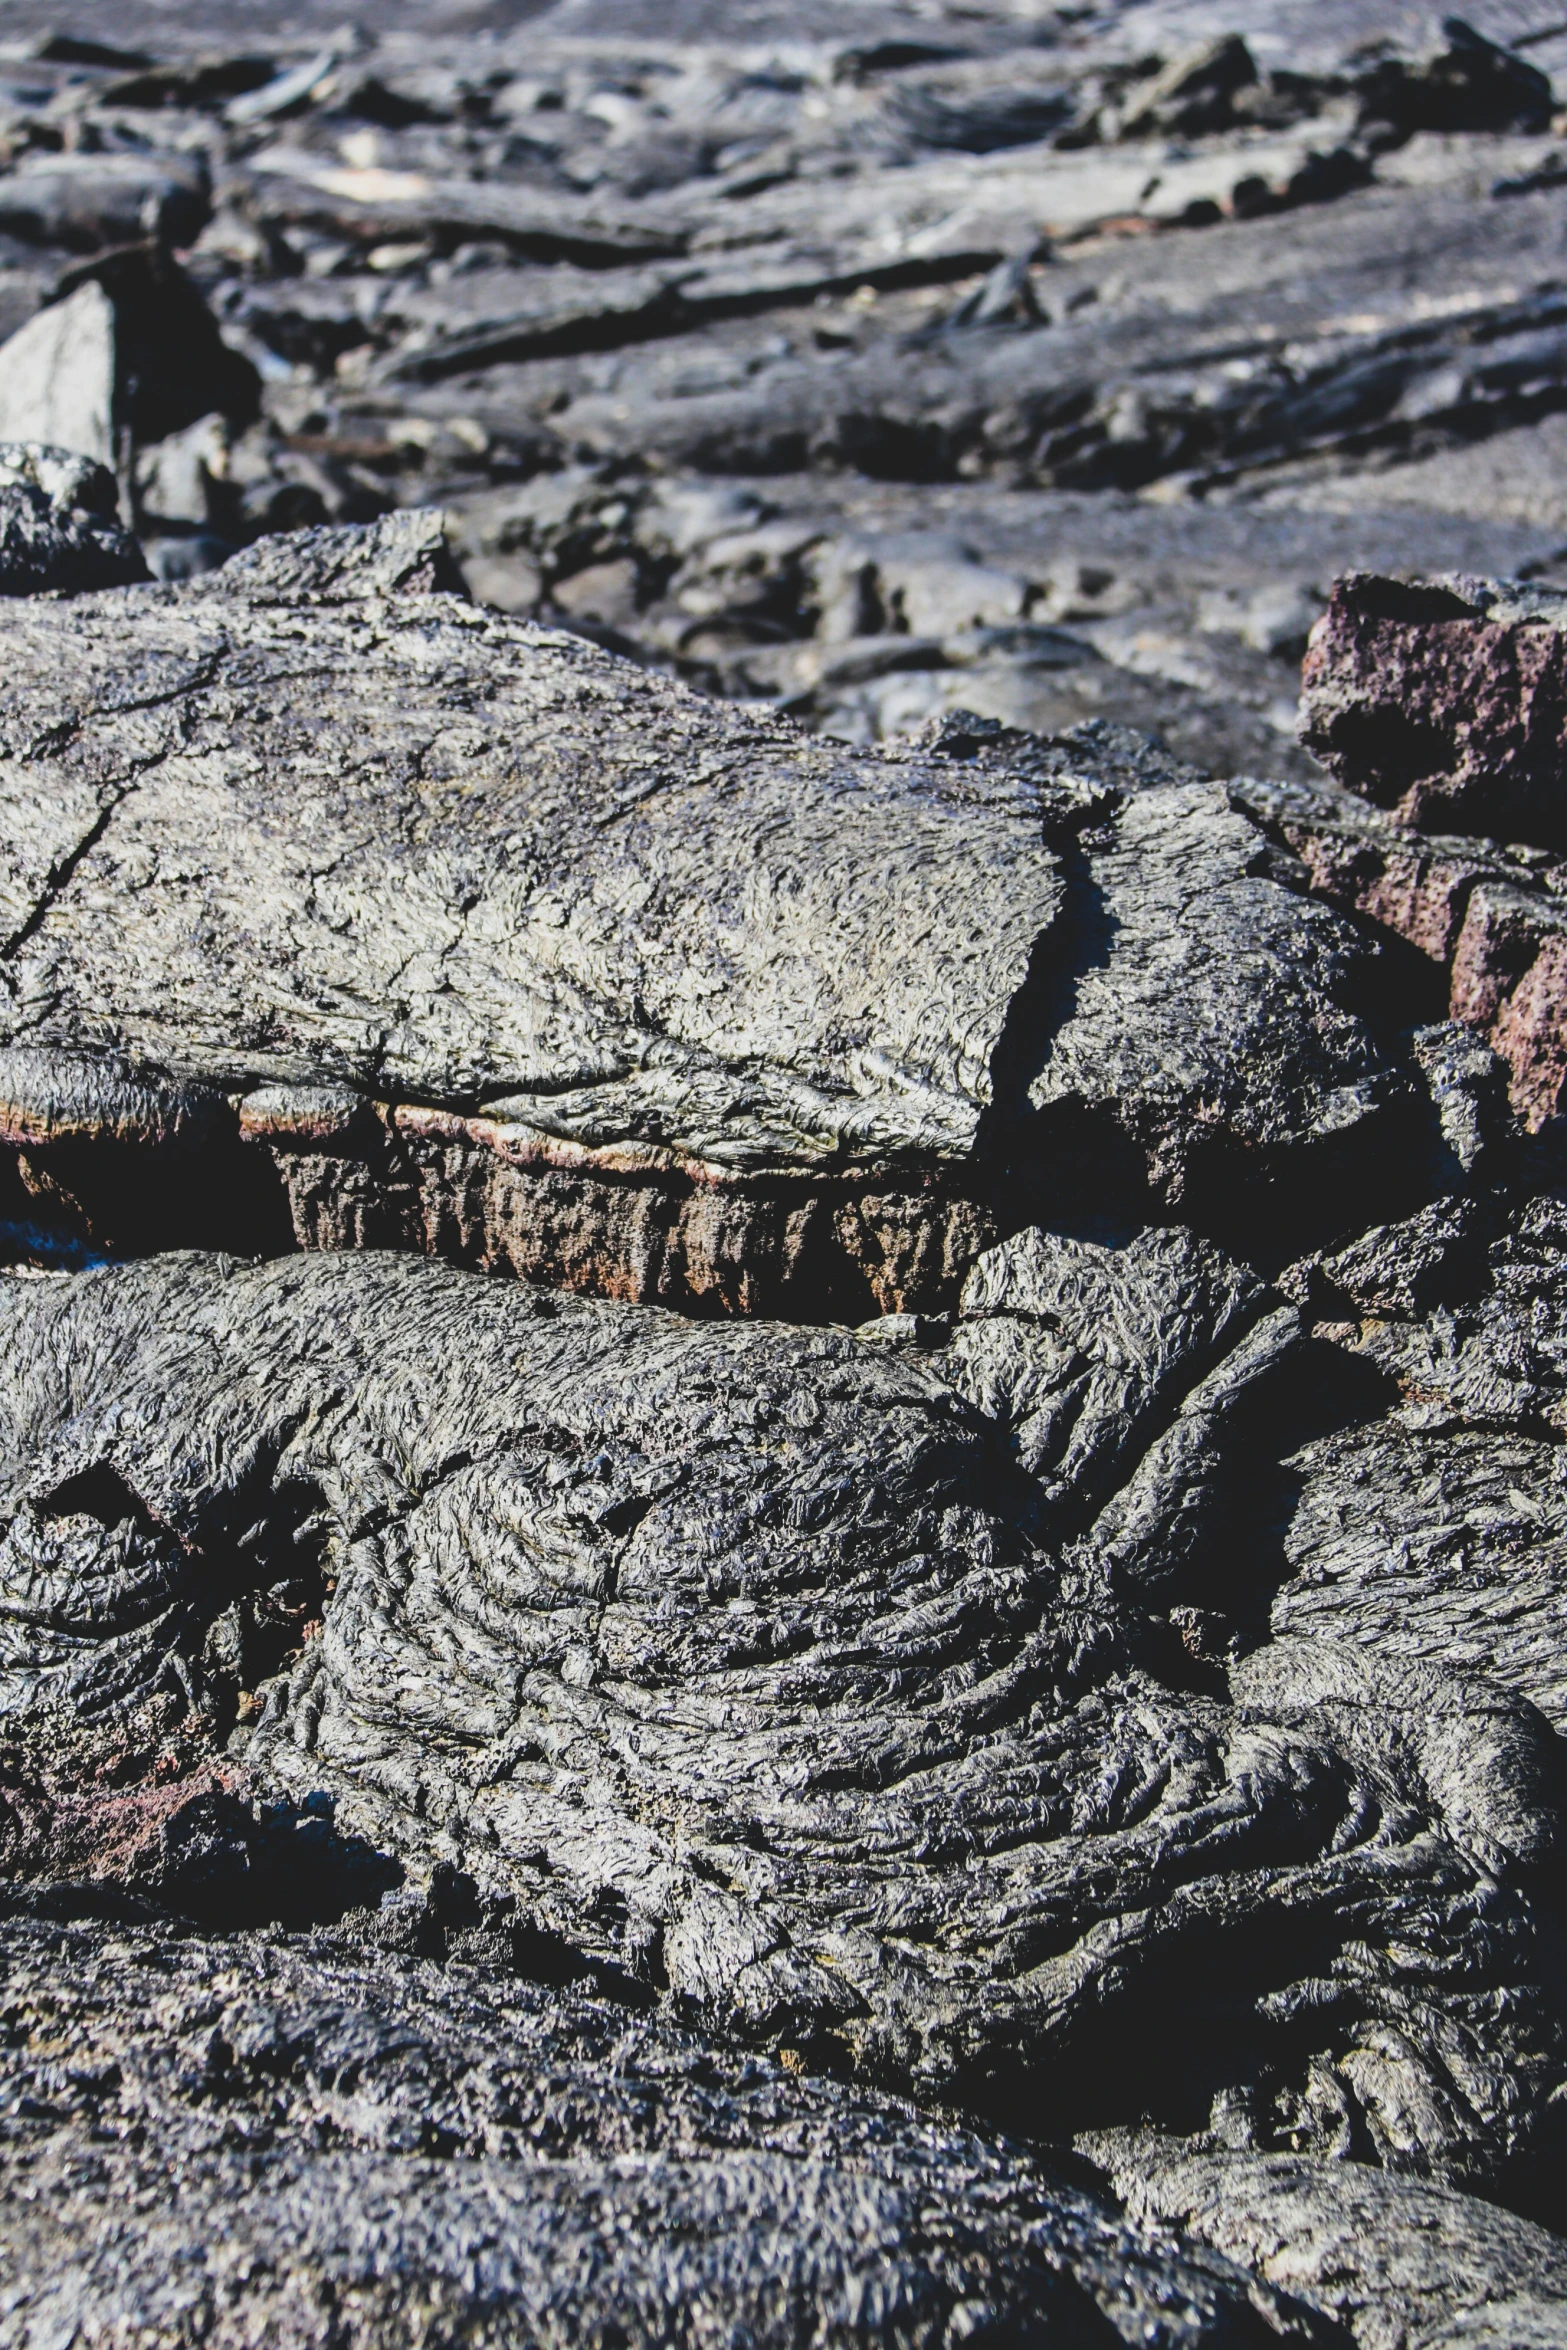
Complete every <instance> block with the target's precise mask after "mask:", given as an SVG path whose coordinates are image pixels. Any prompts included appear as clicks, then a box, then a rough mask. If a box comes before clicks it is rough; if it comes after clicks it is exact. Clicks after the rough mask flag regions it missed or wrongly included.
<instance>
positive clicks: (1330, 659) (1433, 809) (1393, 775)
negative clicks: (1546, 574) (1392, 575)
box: [1301, 572, 1567, 848]
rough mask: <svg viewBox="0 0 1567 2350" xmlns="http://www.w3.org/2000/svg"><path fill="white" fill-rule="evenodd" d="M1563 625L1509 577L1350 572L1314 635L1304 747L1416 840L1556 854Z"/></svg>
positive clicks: (1564, 836)
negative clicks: (1460, 840) (1507, 843)
mask: <svg viewBox="0 0 1567 2350" xmlns="http://www.w3.org/2000/svg"><path fill="white" fill-rule="evenodd" d="M1564 622H1567V602H1564V599H1562V598H1561V597H1560V596H1557V595H1553V594H1551V593H1550V592H1548V591H1546V590H1541V589H1534V588H1530V587H1527V586H1521V585H1519V584H1518V583H1516V582H1512V581H1495V580H1480V579H1467V578H1454V579H1450V580H1434V581H1429V582H1422V583H1419V584H1416V585H1414V586H1409V585H1406V584H1404V583H1403V582H1401V581H1398V580H1391V579H1379V578H1377V577H1376V576H1374V575H1373V574H1371V573H1369V572H1350V573H1348V574H1347V575H1346V577H1344V578H1343V579H1341V580H1339V581H1338V582H1337V584H1336V585H1335V587H1334V590H1333V595H1332V599H1331V601H1330V603H1329V605H1328V609H1327V611H1326V612H1325V613H1324V614H1323V617H1322V618H1321V620H1319V621H1318V623H1317V625H1316V627H1315V628H1314V629H1313V631H1312V634H1311V641H1310V644H1309V646H1308V648H1307V653H1306V661H1305V667H1304V670H1303V672H1302V686H1303V696H1302V703H1301V740H1302V741H1303V742H1304V743H1305V745H1306V748H1307V749H1308V750H1309V751H1312V752H1314V753H1315V755H1316V756H1317V757H1318V758H1319V759H1321V760H1322V761H1323V763H1324V765H1325V766H1327V767H1329V768H1330V769H1331V770H1332V772H1333V773H1334V775H1335V776H1337V778H1338V780H1339V781H1340V783H1343V784H1345V785H1347V786H1348V788H1349V789H1350V790H1351V791H1353V792H1358V793H1359V794H1360V796H1361V797H1362V798H1363V799H1367V800H1371V801H1373V802H1375V804H1376V805H1377V806H1378V807H1382V808H1389V809H1391V810H1393V811H1394V813H1395V814H1396V815H1397V816H1398V817H1399V819H1400V820H1401V821H1402V822H1403V823H1405V824H1409V825H1413V826H1415V827H1417V828H1418V829H1419V830H1421V831H1426V832H1466V833H1483V834H1486V835H1488V836H1489V837H1490V838H1491V839H1493V840H1525V841H1534V842H1537V843H1540V844H1542V845H1543V846H1546V847H1550V848H1561V847H1567V635H1564V633H1563V625H1564Z"/></svg>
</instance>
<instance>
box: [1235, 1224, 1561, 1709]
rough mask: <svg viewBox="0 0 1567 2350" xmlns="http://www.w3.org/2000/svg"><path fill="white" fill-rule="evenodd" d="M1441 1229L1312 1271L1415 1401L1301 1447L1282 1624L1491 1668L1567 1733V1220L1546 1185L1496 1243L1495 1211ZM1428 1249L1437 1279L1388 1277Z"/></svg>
mask: <svg viewBox="0 0 1567 2350" xmlns="http://www.w3.org/2000/svg"><path fill="white" fill-rule="evenodd" d="M1465 1224H1466V1225H1467V1229H1465V1228H1464V1225H1465ZM1433 1237H1435V1236H1434V1235H1433V1234H1432V1233H1431V1231H1430V1229H1429V1226H1428V1228H1427V1230H1426V1231H1424V1232H1422V1231H1420V1230H1411V1228H1409V1227H1407V1226H1406V1227H1397V1226H1395V1227H1393V1228H1392V1229H1391V1230H1389V1231H1387V1232H1386V1233H1383V1234H1380V1235H1378V1234H1371V1235H1368V1236H1367V1239H1366V1241H1365V1242H1363V1243H1362V1244H1361V1246H1360V1248H1359V1249H1358V1250H1356V1251H1353V1252H1346V1253H1345V1255H1343V1256H1340V1257H1339V1258H1335V1259H1330V1260H1329V1261H1328V1263H1327V1264H1326V1265H1325V1266H1318V1267H1313V1268H1312V1269H1311V1272H1310V1274H1309V1276H1308V1280H1309V1282H1310V1283H1311V1284H1312V1285H1313V1287H1314V1288H1315V1292H1316V1298H1317V1310H1318V1311H1319V1312H1321V1313H1323V1314H1325V1315H1328V1316H1345V1317H1346V1319H1345V1320H1344V1321H1343V1322H1342V1323H1341V1324H1340V1325H1339V1331H1340V1339H1341V1343H1343V1344H1345V1345H1346V1346H1348V1347H1350V1348H1351V1349H1352V1350H1353V1351H1354V1352H1355V1353H1356V1354H1358V1355H1360V1356H1361V1357H1363V1358H1365V1359H1368V1360H1369V1361H1371V1362H1373V1363H1375V1364H1376V1366H1377V1367H1378V1369H1379V1370H1381V1371H1382V1372H1383V1373H1384V1374H1386V1375H1388V1376H1389V1377H1390V1378H1391V1379H1392V1380H1393V1381H1395V1382H1396V1383H1397V1390H1398V1400H1397V1401H1396V1404H1395V1408H1394V1409H1393V1410H1392V1411H1391V1412H1389V1413H1387V1414H1386V1415H1385V1416H1383V1417H1379V1418H1377V1419H1374V1420H1370V1421H1367V1422H1366V1423H1365V1424H1363V1425H1360V1426H1357V1427H1352V1428H1348V1429H1345V1430H1341V1431H1339V1432H1338V1433H1336V1434H1333V1435H1331V1436H1326V1437H1322V1438H1319V1439H1318V1440H1316V1441H1315V1442H1313V1443H1312V1444H1309V1445H1307V1446H1306V1447H1304V1448H1303V1449H1302V1450H1301V1451H1300V1452H1299V1453H1298V1454H1296V1455H1295V1456H1294V1458H1293V1460H1292V1461H1291V1463H1290V1467H1291V1471H1292V1474H1293V1480H1294V1485H1295V1499H1294V1505H1293V1508H1292V1510H1291V1512H1290V1514H1289V1518H1288V1523H1287V1526H1286V1530H1285V1534H1284V1552H1285V1557H1286V1559H1287V1561H1288V1565H1289V1570H1290V1572H1289V1577H1288V1579H1287V1580H1285V1581H1284V1582H1283V1583H1282V1585H1281V1587H1280V1588H1279V1591H1278V1594H1277V1596H1276V1598H1275V1599H1274V1601H1273V1610H1272V1620H1273V1624H1274V1627H1275V1629H1276V1630H1277V1631H1278V1632H1279V1633H1280V1634H1283V1635H1287V1636H1288V1637H1290V1638H1300V1639H1311V1638H1318V1639H1322V1640H1325V1641H1329V1642H1331V1643H1332V1644H1333V1645H1335V1646H1336V1647H1342V1646H1344V1645H1345V1644H1350V1645H1351V1646H1352V1647H1353V1648H1354V1649H1355V1650H1357V1651H1358V1652H1359V1653H1360V1654H1362V1655H1365V1656H1374V1657H1376V1658H1377V1659H1378V1660H1386V1661H1387V1662H1389V1663H1390V1664H1393V1663H1396V1661H1397V1660H1409V1661H1410V1662H1411V1664H1413V1663H1414V1662H1415V1661H1417V1660H1418V1661H1419V1662H1421V1663H1424V1664H1427V1665H1431V1666H1435V1667H1438V1668H1440V1669H1442V1670H1455V1669H1456V1670H1460V1671H1463V1672H1466V1673H1475V1674H1483V1675H1484V1676H1485V1677H1486V1678H1487V1679H1488V1680H1490V1681H1492V1682H1493V1683H1495V1684H1496V1685H1498V1686H1500V1687H1503V1688H1506V1689H1510V1690H1515V1691H1517V1692H1518V1693H1519V1694H1521V1695H1522V1696H1525V1697H1527V1698H1528V1699H1529V1700H1530V1701H1531V1702H1532V1703H1533V1704H1535V1705H1537V1706H1538V1707H1539V1708H1540V1710H1541V1711H1542V1713H1544V1714H1545V1715H1546V1716H1547V1717H1548V1718H1549V1719H1550V1721H1551V1722H1552V1723H1553V1724H1555V1725H1556V1727H1557V1728H1558V1729H1562V1728H1567V1678H1564V1673H1563V1662H1562V1659H1563V1635H1564V1627H1567V1556H1564V1553H1563V1546H1562V1543H1561V1541H1560V1539H1559V1535H1558V1528H1559V1523H1560V1515H1561V1499H1560V1496H1561V1478H1562V1466H1563V1463H1562V1454H1561V1443H1560V1440H1561V1434H1562V1431H1563V1429H1564V1427H1567V1392H1564V1386H1563V1372H1562V1359H1563V1347H1564V1334H1567V1281H1564V1278H1563V1260H1562V1248H1563V1242H1564V1240H1567V1219H1564V1215H1563V1210H1562V1208H1561V1205H1560V1203H1559V1202H1558V1201H1556V1200H1554V1199H1544V1200H1537V1201H1535V1202H1533V1203H1531V1204H1530V1205H1528V1206H1526V1207H1523V1208H1521V1209H1519V1210H1517V1211H1516V1212H1515V1213H1514V1214H1513V1215H1512V1216H1511V1217H1509V1218H1508V1220H1507V1222H1506V1223H1505V1225H1504V1228H1503V1229H1502V1231H1501V1232H1500V1233H1499V1234H1498V1235H1496V1236H1495V1237H1494V1238H1492V1239H1491V1241H1490V1245H1489V1247H1487V1246H1486V1245H1485V1239H1486V1236H1485V1233H1484V1228H1483V1221H1482V1220H1481V1219H1480V1218H1479V1217H1477V1216H1471V1217H1469V1218H1468V1219H1465V1220H1464V1224H1459V1225H1458V1226H1457V1228H1455V1229H1451V1230H1450V1232H1449V1234H1448V1236H1447V1244H1446V1246H1445V1247H1443V1248H1441V1249H1439V1250H1432V1249H1430V1248H1429V1246H1428V1243H1429V1241H1430V1240H1431V1239H1432V1238H1433ZM1422 1256H1424V1257H1425V1259H1426V1263H1425V1266H1424V1269H1423V1278H1422V1279H1421V1281H1420V1283H1419V1285H1418V1287H1416V1286H1415V1285H1414V1284H1410V1286H1409V1287H1408V1288H1406V1289H1405V1290H1404V1293H1403V1294H1402V1295H1401V1294H1399V1285H1398V1283H1397V1282H1396V1281H1395V1282H1393V1283H1390V1281H1389V1278H1388V1276H1389V1274H1390V1273H1393V1272H1394V1270H1395V1269H1397V1270H1398V1271H1399V1272H1402V1274H1403V1276H1404V1279H1405V1281H1407V1280H1408V1275H1409V1271H1410V1270H1411V1268H1412V1267H1413V1266H1415V1265H1416V1264H1418V1262H1419V1259H1420V1258H1421V1257H1422ZM1349 1315H1355V1316H1357V1317H1359V1319H1357V1320H1355V1321H1350V1320H1348V1319H1347V1317H1348V1316H1349Z"/></svg>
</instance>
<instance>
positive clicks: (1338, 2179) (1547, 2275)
mask: <svg viewBox="0 0 1567 2350" xmlns="http://www.w3.org/2000/svg"><path fill="white" fill-rule="evenodd" d="M1089 2150H1090V2151H1092V2152H1093V2153H1094V2154H1095V2155H1096V2156H1097V2157H1098V2158H1099V2159H1100V2160H1101V2161H1103V2163H1104V2165H1105V2168H1106V2170H1107V2172H1108V2174H1109V2176H1110V2178H1111V2179H1112V2180H1113V2182H1114V2183H1115V2185H1116V2187H1117V2188H1118V2189H1119V2191H1120V2192H1121V2193H1123V2194H1124V2195H1125V2197H1126V2199H1127V2206H1128V2209H1129V2211H1130V2212H1131V2213H1133V2214H1134V2215H1135V2216H1136V2217H1138V2218H1139V2219H1141V2220H1143V2221H1144V2222H1145V2223H1147V2222H1149V2221H1153V2220H1162V2221H1165V2222H1167V2223H1169V2224H1170V2225H1173V2226H1179V2227H1182V2228H1185V2229H1187V2230H1189V2231H1190V2232H1191V2233H1192V2234H1193V2235H1195V2236H1196V2237H1197V2238H1198V2240H1199V2241H1200V2242H1202V2243H1204V2244H1211V2245H1213V2246H1214V2247H1215V2248H1216V2249H1221V2250H1223V2251H1224V2252H1226V2253H1227V2254H1228V2255H1229V2257H1230V2258H1231V2259H1232V2260H1236V2261H1239V2262H1240V2263H1241V2264H1242V2265H1244V2266H1246V2267H1250V2268H1255V2269H1257V2270H1259V2271H1260V2272H1261V2273H1262V2274H1263V2275H1264V2276H1265V2277H1267V2278H1268V2279H1269V2281H1270V2282H1271V2283H1273V2284H1275V2285H1277V2286H1278V2287H1280V2289H1281V2290H1285V2291H1288V2292H1291V2293H1295V2294H1298V2295H1299V2296H1300V2298H1301V2299H1302V2300H1303V2301H1305V2302H1307V2303H1309V2305H1310V2306H1311V2307H1312V2308H1314V2309H1318V2310H1320V2311H1322V2312H1323V2313H1324V2314H1325V2315H1330V2316H1332V2317H1334V2318H1337V2319H1339V2320H1340V2322H1342V2323H1343V2324H1345V2325H1346V2326H1347V2327H1348V2329H1349V2331H1350V2332H1351V2333H1352V2335H1353V2337H1354V2339H1355V2341H1356V2342H1357V2343H1360V2344H1362V2345H1363V2346H1364V2350H1425V2345H1427V2344H1433V2345H1434V2344H1436V2343H1443V2344H1450V2345H1453V2346H1454V2350H1456V2346H1457V2345H1458V2344H1460V2343H1475V2344H1479V2343H1486V2344H1495V2345H1497V2346H1498V2350H1500V2345H1502V2344H1503V2343H1515V2344H1519V2345H1523V2344H1531V2345H1532V2344H1536V2343H1538V2344H1541V2345H1545V2344H1554V2343H1558V2342H1560V2341H1561V2340H1562V2338H1563V2335H1564V2333H1567V2244H1564V2243H1563V2240H1562V2238H1561V2237H1560V2236H1557V2235H1553V2234H1551V2233H1550V2232H1549V2231H1548V2230H1546V2229H1544V2228H1538V2227H1533V2226H1531V2225H1530V2223H1529V2222H1528V2221H1527V2220H1521V2219H1518V2218H1516V2217H1515V2216H1514V2215H1513V2214H1512V2213H1511V2212H1508V2211H1499V2210H1498V2209H1497V2207H1496V2206H1495V2205H1494V2204H1491V2203H1481V2202H1478V2201H1477V2200H1475V2198H1473V2197H1472V2196H1468V2195H1458V2194H1455V2193H1454V2192H1453V2191H1452V2190H1451V2189H1450V2188H1444V2187H1433V2186H1425V2185H1420V2184H1417V2183H1416V2182H1414V2181H1412V2180H1408V2179H1393V2178H1390V2177H1389V2176H1388V2175H1387V2173H1386V2172H1385V2171H1377V2170H1372V2169H1370V2168H1368V2167H1367V2166H1366V2165H1365V2164H1363V2163H1360V2162H1356V2161H1338V2162H1321V2161H1311V2160H1309V2159H1305V2158H1302V2157H1300V2156H1298V2155H1288V2154H1275V2155H1262V2156H1258V2155H1252V2154H1240V2153H1234V2152H1231V2151H1229V2150H1227V2149H1226V2148H1224V2147H1223V2146H1222V2145H1220V2146H1215V2147H1213V2148H1212V2149H1211V2150H1206V2151H1203V2152H1197V2153H1194V2152H1192V2151H1190V2150H1189V2149H1187V2148H1185V2147H1175V2146H1171V2145H1169V2144H1167V2143H1164V2144H1162V2143H1161V2142H1160V2141H1159V2140H1158V2139H1156V2138H1149V2137H1139V2136H1136V2135H1129V2136H1127V2137H1125V2138H1122V2139H1120V2140H1117V2139H1115V2138H1113V2137H1108V2136H1107V2137H1106V2138H1105V2139H1104V2140H1102V2141H1099V2142H1097V2143H1094V2144H1092V2145H1091V2147H1090V2149H1089Z"/></svg>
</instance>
